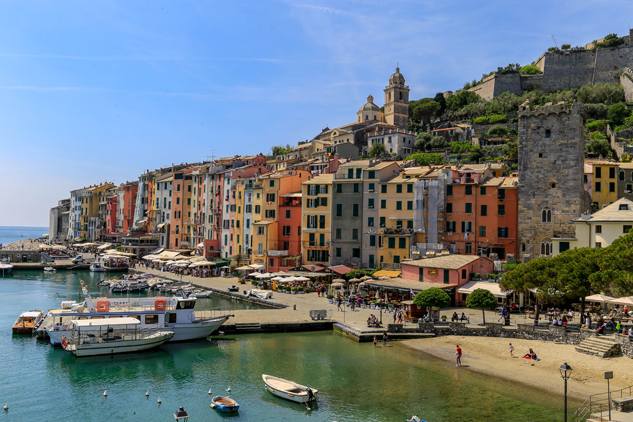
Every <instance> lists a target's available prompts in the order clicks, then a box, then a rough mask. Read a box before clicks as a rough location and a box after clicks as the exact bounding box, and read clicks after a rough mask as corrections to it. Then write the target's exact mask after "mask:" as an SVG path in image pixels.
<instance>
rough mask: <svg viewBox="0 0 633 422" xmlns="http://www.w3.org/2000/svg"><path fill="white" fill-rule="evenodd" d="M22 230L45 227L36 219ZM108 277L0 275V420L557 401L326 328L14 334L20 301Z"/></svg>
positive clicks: (334, 415)
mask: <svg viewBox="0 0 633 422" xmlns="http://www.w3.org/2000/svg"><path fill="white" fill-rule="evenodd" d="M18 231H19V230H18ZM24 231H25V233H26V230H24ZM29 233H37V234H42V233H45V232H42V230H41V229H39V228H38V230H35V229H34V230H33V231H32V232H29ZM13 236H15V235H13ZM106 276H109V275H108V274H105V275H104V274H99V273H96V274H95V273H90V272H89V271H58V272H57V273H54V274H48V273H44V272H43V271H22V272H16V273H14V274H12V275H9V276H5V277H4V278H2V277H1V276H0V310H1V312H0V356H1V357H2V359H0V406H4V404H5V403H6V404H8V405H9V410H7V411H2V410H0V422H3V421H16V422H17V421H19V422H23V421H64V422H66V421H115V420H116V421H124V422H125V421H152V422H158V421H169V420H172V421H173V420H174V417H173V414H174V413H175V412H176V411H177V410H178V408H179V407H181V406H182V407H184V408H185V410H186V411H187V412H188V413H189V414H190V415H191V418H190V421H191V422H196V421H220V420H225V419H229V420H234V421H305V420H308V421H310V420H312V421H328V422H329V421H340V422H342V421H358V422H361V421H362V422H367V421H385V422H387V421H388V422H404V421H405V420H406V419H408V418H410V417H411V416H412V415H418V416H419V417H420V418H421V419H422V420H425V421H428V422H442V421H446V422H449V421H450V422H459V421H490V420H494V419H498V418H502V417H510V416H518V415H524V414H528V413H540V412H546V411H552V410H554V409H560V408H561V407H562V405H563V400H562V397H560V396H557V395H552V394H551V393H548V392H544V391H539V390H536V389H534V388H530V387H525V386H523V385H521V384H519V383H515V382H509V381H504V380H499V379H496V378H492V377H489V376H486V375H481V374H477V373H474V372H472V371H469V370H467V369H466V368H456V367H455V366H454V364H453V363H452V362H446V361H444V360H440V359H437V358H435V357H432V356H429V355H426V354H424V353H422V352H418V351H414V350H410V349H408V348H406V347H403V346H401V345H399V344H398V343H397V342H394V343H391V344H389V345H388V347H382V346H380V345H379V346H378V347H374V346H373V345H372V344H371V343H362V344H361V343H356V342H354V341H351V340H349V339H347V338H345V337H343V336H341V335H339V334H336V333H334V332H332V331H328V332H310V333H277V334H247V335H221V334H218V335H214V336H213V337H211V338H208V339H203V340H198V341H192V342H185V343H176V344H165V345H163V346H161V347H160V348H158V349H155V350H152V351H146V352H141V353H136V354H126V355H114V356H107V357H85V358H76V357H75V356H73V355H72V354H70V353H69V352H66V351H64V350H63V349H61V348H53V347H51V346H50V344H49V343H48V342H47V341H42V340H37V339H36V338H35V337H31V336H21V335H13V334H12V333H11V325H12V324H13V322H14V321H15V319H16V318H17V317H18V315H19V314H20V313H21V312H23V311H26V310H29V309H34V308H36V309H42V310H48V309H51V308H58V307H59V306H60V303H61V301H64V300H80V298H81V296H80V285H81V284H80V281H81V280H84V281H85V282H86V284H87V286H88V290H89V292H90V294H91V295H93V296H96V295H111V293H110V292H109V291H108V290H107V289H105V288H101V287H99V286H98V285H97V282H98V281H99V279H100V278H102V277H106ZM249 307H250V308H249ZM209 308H220V309H223V310H224V311H226V312H231V311H234V310H236V309H254V310H256V309H257V307H256V306H255V307H253V305H247V304H244V303H243V302H240V301H236V300H229V299H225V298H221V297H213V298H212V299H200V300H199V302H198V303H197V305H196V309H209ZM466 360H467V353H466V359H465V361H466ZM262 374H272V375H275V376H279V377H282V378H286V379H290V380H295V381H297V382H299V383H302V384H305V385H308V386H311V387H312V388H315V389H318V390H319V402H318V404H316V405H311V406H310V410H308V409H307V408H306V407H305V406H302V405H300V404H296V403H292V402H289V401H286V400H283V399H280V398H278V397H275V396H273V395H272V394H271V393H270V392H268V391H266V390H265V388H264V385H263V382H262V378H261V376H262ZM517 376H518V375H517ZM229 387H230V389H231V391H230V393H229V392H227V389H228V388H229ZM209 390H212V393H211V395H209ZM104 391H107V393H108V395H107V397H104V395H103V393H104ZM146 392H149V397H147V398H146V396H145V394H146ZM215 395H229V396H230V397H232V398H233V399H235V400H236V401H237V402H238V403H239V405H240V409H239V412H236V413H234V414H221V413H219V412H218V411H217V410H214V409H211V408H210V404H211V397H212V396H215ZM159 398H160V400H161V402H162V403H161V404H158V399H159ZM573 405H574V403H573V402H572V403H570V406H573ZM575 405H576V406H577V405H578V404H577V403H576V404H575Z"/></svg>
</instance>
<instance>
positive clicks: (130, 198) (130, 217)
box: [118, 182, 138, 233]
mask: <svg viewBox="0 0 633 422" xmlns="http://www.w3.org/2000/svg"><path fill="white" fill-rule="evenodd" d="M123 189H124V192H123V204H118V206H119V207H121V206H122V207H123V233H128V232H131V231H133V230H132V229H133V227H134V207H135V206H136V195H137V193H138V182H132V183H127V184H126V185H125V186H124V187H123Z"/></svg>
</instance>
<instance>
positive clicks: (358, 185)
mask: <svg viewBox="0 0 633 422" xmlns="http://www.w3.org/2000/svg"><path fill="white" fill-rule="evenodd" d="M358 192H360V183H354V193H358Z"/></svg>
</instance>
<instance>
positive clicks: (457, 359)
mask: <svg viewBox="0 0 633 422" xmlns="http://www.w3.org/2000/svg"><path fill="white" fill-rule="evenodd" d="M455 366H462V348H461V347H459V344H458V345H457V350H456V351H455Z"/></svg>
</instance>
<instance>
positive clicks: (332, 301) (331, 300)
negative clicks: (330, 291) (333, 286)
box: [327, 295, 334, 303]
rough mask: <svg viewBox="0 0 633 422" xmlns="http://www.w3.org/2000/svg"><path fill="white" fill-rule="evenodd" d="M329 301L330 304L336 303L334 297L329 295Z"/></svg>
mask: <svg viewBox="0 0 633 422" xmlns="http://www.w3.org/2000/svg"><path fill="white" fill-rule="evenodd" d="M327 301H328V302H330V303H334V295H327Z"/></svg>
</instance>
